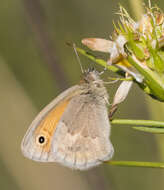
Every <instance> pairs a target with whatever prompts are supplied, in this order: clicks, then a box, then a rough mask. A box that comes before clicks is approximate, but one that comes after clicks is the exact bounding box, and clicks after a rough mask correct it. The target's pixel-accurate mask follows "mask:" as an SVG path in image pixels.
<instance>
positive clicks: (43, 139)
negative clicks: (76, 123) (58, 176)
mask: <svg viewBox="0 0 164 190" xmlns="http://www.w3.org/2000/svg"><path fill="white" fill-rule="evenodd" d="M79 91H80V88H79V86H78V85H76V86H73V87H71V88H69V89H68V90H66V91H64V92H63V93H62V94H60V95H59V96H58V97H57V98H55V99H54V100H53V101H52V102H51V103H50V104H49V105H47V106H46V107H45V108H44V109H43V110H42V111H41V112H40V113H39V114H38V116H37V117H36V118H35V119H34V121H33V122H32V123H31V125H30V127H29V129H28V131H27V132H26V134H25V136H24V138H23V141H22V144H21V149H22V152H23V154H24V156H25V157H28V158H30V159H32V160H35V161H40V162H51V161H55V157H54V155H53V154H52V149H51V144H52V137H53V134H54V132H55V130H56V126H57V123H58V121H59V120H60V118H61V117H62V115H63V112H64V111H65V109H66V108H67V106H68V104H69V102H70V100H71V98H72V97H73V96H76V95H77V94H79V93H80V92H79Z"/></svg>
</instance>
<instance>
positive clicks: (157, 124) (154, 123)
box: [111, 119, 164, 128]
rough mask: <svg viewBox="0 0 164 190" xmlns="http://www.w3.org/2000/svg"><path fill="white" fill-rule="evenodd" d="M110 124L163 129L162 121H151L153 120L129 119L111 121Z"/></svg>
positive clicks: (163, 123) (163, 122)
mask: <svg viewBox="0 0 164 190" xmlns="http://www.w3.org/2000/svg"><path fill="white" fill-rule="evenodd" d="M111 123H112V124H120V125H132V126H133V127H134V125H135V126H136V127H137V126H138V127H140V126H147V127H151V128H152V127H158V128H159V127H160V128H163V127H164V121H153V120H130V119H113V120H112V121H111Z"/></svg>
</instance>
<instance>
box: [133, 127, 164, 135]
mask: <svg viewBox="0 0 164 190" xmlns="http://www.w3.org/2000/svg"><path fill="white" fill-rule="evenodd" d="M132 128H133V129H135V130H138V131H144V132H148V133H155V134H163V133H164V129H162V128H151V127H132Z"/></svg>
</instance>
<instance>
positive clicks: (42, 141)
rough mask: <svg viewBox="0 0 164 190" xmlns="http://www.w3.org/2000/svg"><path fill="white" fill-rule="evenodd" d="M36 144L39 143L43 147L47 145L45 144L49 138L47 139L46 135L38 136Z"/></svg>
mask: <svg viewBox="0 0 164 190" xmlns="http://www.w3.org/2000/svg"><path fill="white" fill-rule="evenodd" d="M36 143H37V144H38V145H41V146H43V145H45V144H46V143H47V138H46V136H44V135H38V136H37V137H36Z"/></svg>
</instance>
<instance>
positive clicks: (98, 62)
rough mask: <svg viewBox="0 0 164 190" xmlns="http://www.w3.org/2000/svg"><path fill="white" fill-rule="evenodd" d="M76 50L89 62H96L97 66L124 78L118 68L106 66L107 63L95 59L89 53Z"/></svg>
mask: <svg viewBox="0 0 164 190" xmlns="http://www.w3.org/2000/svg"><path fill="white" fill-rule="evenodd" d="M76 50H77V51H78V52H79V53H80V54H82V55H84V56H85V57H88V58H89V59H90V60H92V61H94V62H96V63H97V64H99V65H101V66H103V67H105V68H106V69H108V70H110V71H112V72H115V73H118V74H119V75H122V76H125V74H124V72H123V71H122V70H120V69H119V68H117V67H116V66H113V65H107V62H106V61H104V60H103V59H99V58H96V57H95V56H93V55H92V54H91V53H89V52H86V51H85V50H83V49H81V48H78V47H76Z"/></svg>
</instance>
